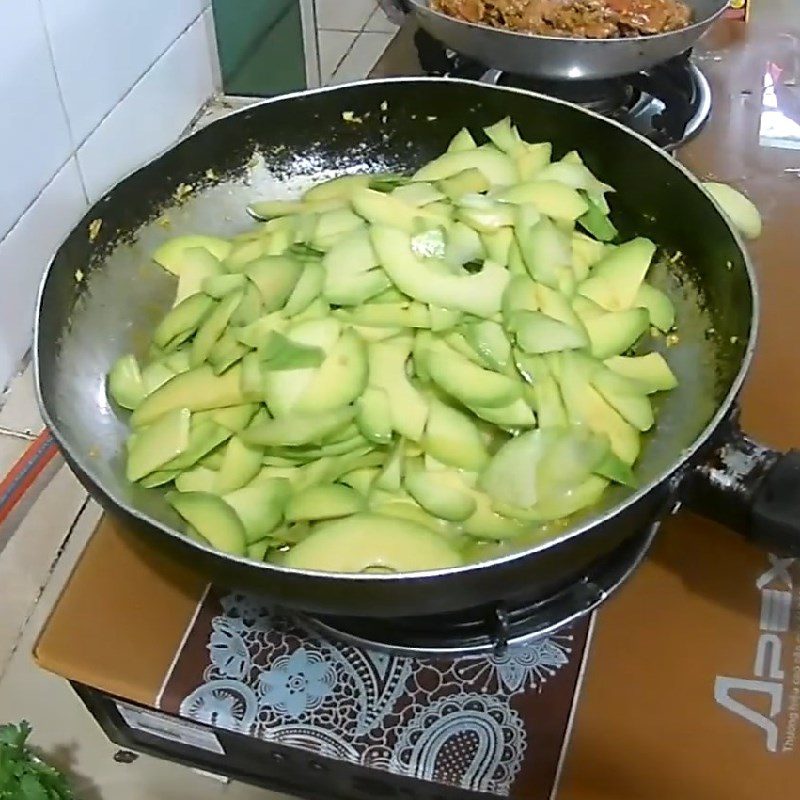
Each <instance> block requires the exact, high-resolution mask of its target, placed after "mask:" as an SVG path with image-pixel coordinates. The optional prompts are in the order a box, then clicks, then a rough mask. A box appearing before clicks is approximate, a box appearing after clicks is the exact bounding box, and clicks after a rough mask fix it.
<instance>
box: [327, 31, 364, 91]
mask: <svg viewBox="0 0 800 800" xmlns="http://www.w3.org/2000/svg"><path fill="white" fill-rule="evenodd" d="M357 36H358V34H356V33H351V32H350V31H320V32H319V64H320V77H321V80H322V83H323V84H325V83H329V82H330V79H331V76H332V75H333V73H334V72H336V68H337V67H338V66H339V64H340V63H341V61H342V59H343V58H344V57H345V55H346V54H347V51H348V50H349V49H350V48H351V47H352V46H353V43H354V42H355V40H356V38H357Z"/></svg>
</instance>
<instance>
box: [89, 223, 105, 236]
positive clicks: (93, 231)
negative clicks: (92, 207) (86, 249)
mask: <svg viewBox="0 0 800 800" xmlns="http://www.w3.org/2000/svg"><path fill="white" fill-rule="evenodd" d="M102 227H103V220H101V219H93V220H92V221H91V222H90V223H89V241H90V242H93V241H94V240H95V239H96V238H97V237H98V236H99V235H100V228H102Z"/></svg>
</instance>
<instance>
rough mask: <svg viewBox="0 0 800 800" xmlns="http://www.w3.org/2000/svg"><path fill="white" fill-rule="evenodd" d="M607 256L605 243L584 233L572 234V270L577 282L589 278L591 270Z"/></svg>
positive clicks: (575, 232) (576, 232)
mask: <svg viewBox="0 0 800 800" xmlns="http://www.w3.org/2000/svg"><path fill="white" fill-rule="evenodd" d="M604 255H605V245H604V244H603V242H599V241H597V239H592V237H591V236H586V234H584V233H580V232H578V231H574V232H573V234H572V269H573V272H574V273H575V280H576V281H578V282H580V281H583V280H586V278H587V277H588V276H589V270H590V268H591V267H593V266H594V265H595V264H596V263H597V262H598V261H600V260H601V259H602V258H603V256H604Z"/></svg>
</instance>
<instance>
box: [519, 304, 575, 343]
mask: <svg viewBox="0 0 800 800" xmlns="http://www.w3.org/2000/svg"><path fill="white" fill-rule="evenodd" d="M513 327H514V332H515V335H516V338H517V344H518V345H519V346H520V348H521V349H522V350H524V351H525V352H526V353H552V352H558V351H560V350H577V349H580V348H582V347H586V346H587V345H588V344H589V337H588V336H587V334H586V331H585V330H584V328H583V327H582V326H581V327H573V326H571V325H567V324H565V323H564V322H560V321H559V320H557V319H553V318H552V317H548V316H546V315H545V314H542V313H540V312H538V311H517V312H516V314H515V316H514V320H513Z"/></svg>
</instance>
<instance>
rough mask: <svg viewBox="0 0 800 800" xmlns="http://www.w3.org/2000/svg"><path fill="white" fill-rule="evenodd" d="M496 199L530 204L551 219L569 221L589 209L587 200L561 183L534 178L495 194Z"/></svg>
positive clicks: (518, 203) (516, 203)
mask: <svg viewBox="0 0 800 800" xmlns="http://www.w3.org/2000/svg"><path fill="white" fill-rule="evenodd" d="M497 199H498V200H501V201H503V202H505V203H513V204H514V205H532V206H533V207H534V208H535V209H536V210H537V211H538V212H539V213H540V214H543V215H545V216H547V217H550V218H551V219H560V220H568V221H570V222H572V221H574V220H576V219H578V218H579V217H581V216H583V215H584V214H585V213H586V212H587V211H588V209H589V204H588V203H587V201H586V200H585V199H584V198H583V197H581V194H580V192H577V191H575V189H572V188H570V187H568V186H565V185H564V184H563V183H558V182H556V181H549V180H547V181H546V180H539V176H538V175H537V177H536V180H534V181H531V182H529V183H520V184H517V185H516V186H512V187H510V188H508V189H505V190H504V191H502V192H500V193H498V194H497Z"/></svg>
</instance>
